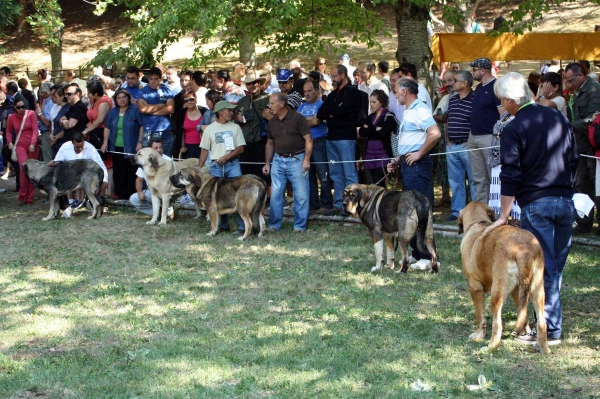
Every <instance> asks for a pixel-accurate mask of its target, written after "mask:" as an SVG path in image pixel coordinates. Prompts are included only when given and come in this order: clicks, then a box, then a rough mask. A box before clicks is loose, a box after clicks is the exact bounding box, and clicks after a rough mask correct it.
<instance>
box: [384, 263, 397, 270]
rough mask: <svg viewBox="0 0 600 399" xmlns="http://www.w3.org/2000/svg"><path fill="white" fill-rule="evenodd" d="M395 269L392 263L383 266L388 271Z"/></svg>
mask: <svg viewBox="0 0 600 399" xmlns="http://www.w3.org/2000/svg"><path fill="white" fill-rule="evenodd" d="M395 267H396V264H395V263H394V262H391V263H386V265H385V268H386V269H390V270H394V268H395Z"/></svg>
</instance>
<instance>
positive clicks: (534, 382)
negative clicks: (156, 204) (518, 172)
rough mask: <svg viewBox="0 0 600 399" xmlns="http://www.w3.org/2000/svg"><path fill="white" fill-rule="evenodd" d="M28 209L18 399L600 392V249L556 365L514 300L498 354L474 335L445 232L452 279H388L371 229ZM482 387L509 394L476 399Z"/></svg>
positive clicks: (16, 211)
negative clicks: (301, 230)
mask: <svg viewBox="0 0 600 399" xmlns="http://www.w3.org/2000/svg"><path fill="white" fill-rule="evenodd" d="M13 196H14V195H9V194H8V193H6V194H0V204H1V205H0V225H1V226H2V227H3V229H2V230H3V233H4V234H3V236H2V238H0V246H1V248H2V255H1V259H2V263H1V264H0V397H2V398H33V397H36V398H40V397H41V398H227V397H231V398H404V397H424V398H472V397H482V396H486V397H489V398H516V397H521V398H549V397H554V398H587V397H598V396H600V355H599V353H600V352H599V349H600V310H599V308H598V304H599V303H600V289H599V282H600V278H599V277H600V270H599V263H600V262H599V258H598V255H597V251H596V252H594V251H592V250H586V249H583V248H581V247H580V248H575V249H573V250H572V251H571V255H570V257H569V260H568V264H567V267H566V269H565V275H564V284H563V308H564V318H565V323H564V324H565V335H564V337H563V344H562V345H560V346H558V347H553V348H552V349H553V352H554V353H553V354H552V355H549V356H543V355H540V354H538V353H535V352H534V351H533V350H532V349H530V348H525V347H523V346H521V345H519V344H518V343H516V342H515V341H514V340H513V338H512V336H511V333H512V330H513V329H514V326H515V309H514V305H513V304H512V302H508V305H506V307H505V311H504V323H505V324H504V326H505V329H504V334H503V341H502V343H501V345H500V347H499V348H498V350H497V351H495V352H494V353H492V354H491V355H485V354H480V353H479V352H478V350H479V348H481V347H482V346H483V345H484V344H486V343H487V341H486V342H483V343H481V342H480V343H476V342H470V341H468V340H467V337H468V335H469V334H470V333H471V332H473V331H474V329H475V321H474V313H473V307H472V304H471V300H470V297H469V294H468V291H467V287H466V281H465V279H464V277H463V275H462V271H461V266H460V255H459V240H458V239H450V238H442V237H439V239H438V250H439V253H440V255H441V258H442V268H441V273H439V274H437V275H429V274H426V273H425V272H414V271H410V272H409V273H408V274H407V275H399V274H395V273H392V272H389V271H386V272H385V273H383V274H371V273H369V270H370V268H371V266H373V263H374V255H373V251H372V246H371V244H370V240H369V238H368V234H367V231H366V229H365V228H364V227H362V226H360V225H350V226H345V225H341V224H333V223H325V222H320V223H312V224H311V225H310V226H309V228H310V231H309V232H308V233H305V234H294V233H292V231H291V224H289V223H287V224H284V228H283V229H282V231H280V232H277V233H271V234H269V235H268V237H267V238H265V239H262V240H260V239H257V238H252V239H250V240H249V241H247V242H245V243H239V242H238V241H237V240H236V239H235V238H234V237H232V236H230V235H219V236H217V237H215V238H208V237H205V236H204V233H205V232H206V231H207V225H206V222H205V221H202V222H197V221H194V220H192V219H187V218H182V219H180V220H176V221H175V222H173V223H170V224H169V225H168V226H167V227H163V228H161V227H157V226H145V224H144V223H145V221H146V220H147V219H145V218H144V217H142V216H137V215H135V214H134V213H133V212H131V211H129V210H125V209H112V210H111V211H110V212H109V213H108V214H106V215H105V216H103V217H102V218H101V219H99V220H94V221H88V220H87V219H86V218H85V217H86V216H87V215H88V213H87V211H78V212H76V213H75V214H74V216H73V217H72V218H71V219H70V220H68V221H65V220H56V221H52V222H46V223H43V222H41V218H42V217H43V216H45V215H46V214H47V207H46V206H45V205H42V204H41V201H38V202H36V205H34V206H32V207H17V206H16V205H15V204H16V201H15V200H14V199H13ZM488 323H491V320H490V318H489V317H488ZM490 331H491V326H490V327H488V334H487V339H489V332H490ZM480 375H484V376H485V377H486V378H487V380H488V381H492V385H491V387H489V389H488V390H487V391H485V392H471V391H469V388H468V385H475V384H477V381H478V377H479V376H480ZM417 379H420V380H421V381H422V383H423V384H426V385H428V386H429V387H430V390H429V391H424V392H419V393H418V392H414V391H412V390H411V384H413V383H414V382H415V381H416V380H417Z"/></svg>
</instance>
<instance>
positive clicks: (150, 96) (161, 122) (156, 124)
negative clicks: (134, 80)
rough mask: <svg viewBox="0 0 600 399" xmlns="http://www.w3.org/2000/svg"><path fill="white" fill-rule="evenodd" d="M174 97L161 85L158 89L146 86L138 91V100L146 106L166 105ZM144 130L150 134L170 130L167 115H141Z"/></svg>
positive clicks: (169, 90) (169, 120)
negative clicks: (144, 102) (146, 104)
mask: <svg viewBox="0 0 600 399" xmlns="http://www.w3.org/2000/svg"><path fill="white" fill-rule="evenodd" d="M174 98H175V96H174V95H173V93H172V92H171V89H169V87H168V86H166V85H164V84H161V85H160V86H159V88H158V89H152V88H150V86H146V87H144V88H143V89H141V90H140V94H139V96H138V99H139V100H144V101H146V102H147V103H148V105H157V104H166V103H167V101H168V100H174ZM142 119H143V121H144V130H145V131H151V132H164V131H166V130H171V119H170V118H169V116H168V115H148V114H144V113H142Z"/></svg>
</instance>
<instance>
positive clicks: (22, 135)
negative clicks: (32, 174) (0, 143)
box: [6, 98, 40, 205]
mask: <svg viewBox="0 0 600 399" xmlns="http://www.w3.org/2000/svg"><path fill="white" fill-rule="evenodd" d="M14 110H15V112H14V113H13V114H11V115H9V116H8V121H7V124H6V141H7V142H8V149H9V150H11V151H12V149H13V147H14V146H16V153H17V159H18V161H17V162H18V164H19V175H20V176H19V181H20V188H19V198H18V202H19V205H23V204H28V205H31V204H33V193H34V191H35V185H34V184H33V183H31V182H30V181H29V179H27V177H26V176H25V174H24V173H23V162H25V160H27V159H38V156H39V152H40V149H39V147H38V120H37V117H36V116H35V112H34V111H29V110H27V106H26V105H25V102H24V101H23V100H21V99H20V98H19V99H17V100H16V101H15V103H14ZM13 137H14V138H13Z"/></svg>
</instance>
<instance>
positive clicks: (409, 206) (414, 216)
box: [342, 184, 438, 273]
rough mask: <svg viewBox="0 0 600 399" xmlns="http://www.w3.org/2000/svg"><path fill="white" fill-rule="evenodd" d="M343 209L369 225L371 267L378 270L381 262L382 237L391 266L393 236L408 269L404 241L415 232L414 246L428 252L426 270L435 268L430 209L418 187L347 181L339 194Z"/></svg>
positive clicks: (408, 240)
mask: <svg viewBox="0 0 600 399" xmlns="http://www.w3.org/2000/svg"><path fill="white" fill-rule="evenodd" d="M342 201H343V204H344V209H346V211H347V212H348V213H349V214H351V215H352V216H354V217H358V216H360V219H361V221H362V223H363V224H364V225H365V226H366V227H367V228H368V229H369V233H370V234H371V240H372V241H373V246H374V247H375V259H376V263H375V266H373V267H372V268H371V271H372V272H374V271H377V270H381V267H382V264H383V243H384V241H385V246H386V252H387V253H386V256H387V264H386V265H385V267H386V268H389V269H394V267H395V265H394V261H395V259H394V255H395V252H396V248H395V247H394V239H396V240H397V244H398V246H400V251H401V252H402V268H401V269H400V271H401V272H402V273H406V272H407V271H408V245H409V243H410V240H411V239H412V238H413V237H415V236H416V239H417V248H418V249H419V251H421V252H423V253H429V255H430V256H431V262H430V267H429V271H430V272H431V273H437V272H438V262H437V255H436V252H435V249H434V240H433V211H432V209H431V204H430V203H429V200H428V199H427V197H426V196H425V195H423V194H422V193H420V192H418V191H414V190H408V191H394V190H389V191H388V190H386V189H384V188H382V187H380V186H377V185H374V184H372V185H369V186H367V185H365V184H351V185H349V186H347V187H346V189H345V190H344V195H343V197H342Z"/></svg>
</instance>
